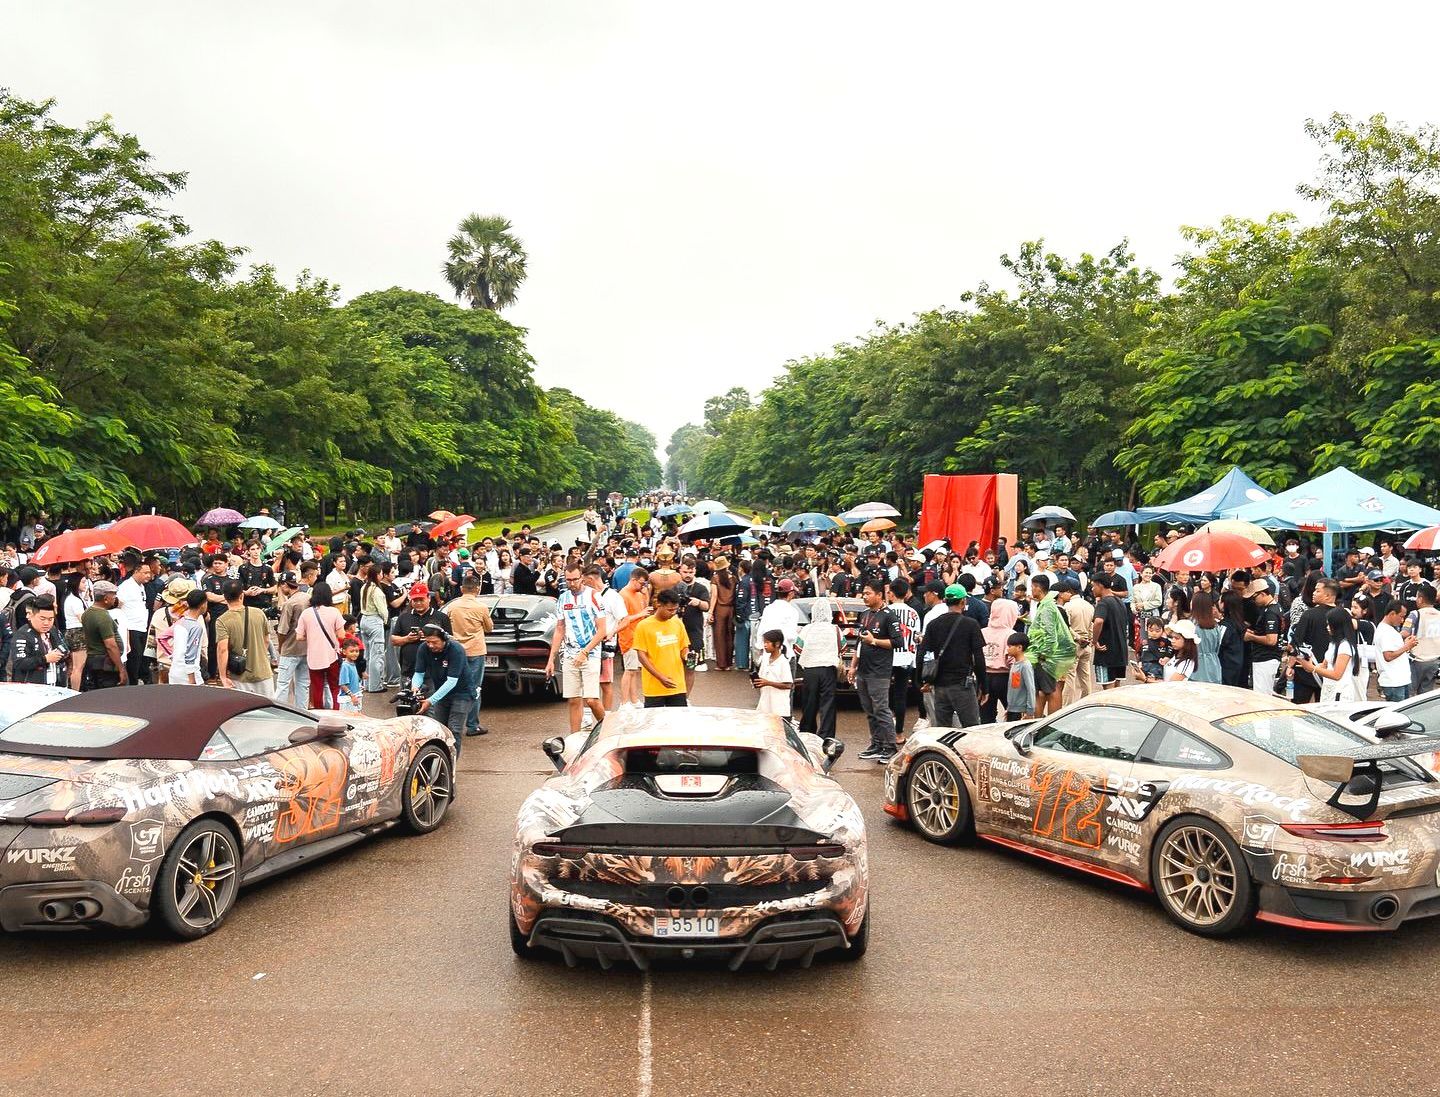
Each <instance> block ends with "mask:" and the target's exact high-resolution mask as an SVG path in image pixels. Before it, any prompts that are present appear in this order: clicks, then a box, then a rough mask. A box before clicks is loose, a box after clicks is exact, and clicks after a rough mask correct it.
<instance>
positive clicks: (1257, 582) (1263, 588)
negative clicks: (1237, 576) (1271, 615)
mask: <svg viewBox="0 0 1440 1097" xmlns="http://www.w3.org/2000/svg"><path fill="white" fill-rule="evenodd" d="M1272 593H1274V592H1273V591H1272V590H1271V589H1270V584H1269V583H1267V582H1265V580H1264V579H1252V580H1251V581H1250V584H1249V586H1247V587H1246V588H1245V597H1246V598H1254V597H1255V595H1257V594H1272Z"/></svg>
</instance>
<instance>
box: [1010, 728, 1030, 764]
mask: <svg viewBox="0 0 1440 1097" xmlns="http://www.w3.org/2000/svg"><path fill="white" fill-rule="evenodd" d="M1010 742H1011V743H1013V744H1014V746H1015V750H1016V752H1017V753H1018V754H1020V756H1021V757H1023V758H1028V757H1030V748H1031V747H1033V746H1034V745H1035V731H1034V729H1032V728H1022V729H1021V730H1019V731H1017V732H1016V733H1015V735H1014V736H1013V737H1012V738H1011V740H1010Z"/></svg>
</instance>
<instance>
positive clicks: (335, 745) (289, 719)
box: [0, 686, 455, 939]
mask: <svg viewBox="0 0 1440 1097" xmlns="http://www.w3.org/2000/svg"><path fill="white" fill-rule="evenodd" d="M347 719H348V721H349V722H348V723H347V722H346V720H347ZM454 757H455V745H454V739H453V738H452V737H451V735H450V732H449V731H448V730H447V729H446V728H445V727H444V726H442V725H440V724H438V723H436V722H435V721H434V720H431V719H429V718H428V717H424V716H409V717H401V718H396V719H391V720H369V719H363V718H361V717H347V718H344V719H342V718H341V717H340V714H339V713H327V714H324V715H322V716H319V717H318V718H317V716H316V715H312V714H310V713H305V712H299V711H296V710H293V709H289V708H285V707H283V706H281V705H277V704H276V703H275V702H274V701H271V700H269V699H267V698H264V697H258V696H256V695H254V694H250V693H241V692H238V691H235V690H228V689H215V688H211V687H208V686H131V687H128V688H123V689H106V690H96V691H94V692H91V693H82V694H78V695H74V696H71V697H68V698H66V699H64V700H60V701H57V702H55V703H53V704H51V705H49V706H47V707H46V708H44V709H42V710H40V711H39V712H36V713H34V714H32V715H30V716H26V717H23V718H21V719H19V720H17V721H16V722H15V723H13V724H11V725H10V726H9V727H7V728H5V729H4V730H3V731H0V851H3V857H0V927H3V928H4V929H6V930H24V929H79V928H85V927H92V926H99V925H110V926H122V927H132V926H138V925H140V924H141V923H143V922H145V921H147V920H148V919H150V918H152V917H153V918H156V919H158V921H159V922H160V923H161V924H163V925H164V927H165V928H166V929H168V930H169V931H170V932H171V933H173V934H174V935H175V936H177V937H181V938H186V939H190V938H196V937H202V936H204V935H205V934H207V933H210V932H212V931H213V930H215V929H217V928H218V927H219V926H220V924H221V923H222V922H223V921H224V920H225V917H226V915H227V914H229V912H230V909H231V907H232V906H233V905H234V903H235V899H236V895H237V894H238V892H239V889H240V887H241V885H243V884H248V883H252V882H254V881H256V880H259V879H262V878H264V877H267V876H272V875H274V874H276V873H278V872H281V871H283V870H285V869H288V868H292V867H294V866H295V865H298V864H299V863H301V862H302V861H308V860H310V859H312V858H314V857H318V856H321V855H323V854H325V853H330V852H333V851H334V850H337V849H341V848H343V847H345V846H348V845H350V844H351V843H353V842H358V841H360V840H361V839H362V838H364V837H366V836H367V835H371V834H377V833H379V832H380V831H383V830H387V829H389V828H390V827H393V826H395V825H397V824H400V825H403V826H404V827H405V828H407V829H409V830H411V831H414V832H418V833H424V832H427V831H431V830H434V829H435V828H436V827H438V826H439V825H440V824H441V822H442V821H443V820H444V819H445V815H446V810H447V808H448V807H449V804H450V801H451V799H452V798H453V796H454V779H453V765H454Z"/></svg>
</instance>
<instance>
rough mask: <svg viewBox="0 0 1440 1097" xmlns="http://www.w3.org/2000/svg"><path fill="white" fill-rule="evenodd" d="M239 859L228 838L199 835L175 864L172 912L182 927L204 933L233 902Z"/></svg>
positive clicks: (206, 833) (213, 833) (209, 833)
mask: <svg viewBox="0 0 1440 1097" xmlns="http://www.w3.org/2000/svg"><path fill="white" fill-rule="evenodd" d="M238 867H239V858H238V857H237V856H236V851H235V843H234V840H233V839H232V838H231V837H230V835H228V834H225V833H222V832H220V831H215V830H205V831H201V832H200V833H199V834H197V835H195V837H194V838H192V839H191V840H190V843H189V845H187V846H186V847H185V849H184V850H183V851H182V852H181V854H180V858H179V860H178V861H176V863H175V881H174V887H175V909H176V911H177V912H178V913H179V915H180V917H181V918H182V919H184V921H185V924H186V925H190V926H194V927H195V928H196V929H208V928H210V927H211V926H213V925H215V924H216V923H217V922H219V921H220V919H221V918H223V917H225V913H226V911H228V910H229V909H230V905H231V904H232V903H233V902H234V901H235V892H236V890H237V889H238V885H239V881H240V877H239V874H238V871H237V870H238Z"/></svg>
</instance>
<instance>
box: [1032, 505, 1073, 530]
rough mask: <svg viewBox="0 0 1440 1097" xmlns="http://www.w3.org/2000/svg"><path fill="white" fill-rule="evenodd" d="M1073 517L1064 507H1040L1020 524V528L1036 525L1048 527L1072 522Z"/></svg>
mask: <svg viewBox="0 0 1440 1097" xmlns="http://www.w3.org/2000/svg"><path fill="white" fill-rule="evenodd" d="M1073 521H1075V515H1073V514H1071V513H1070V512H1069V511H1068V510H1066V509H1065V508H1064V507H1041V508H1040V509H1039V510H1037V511H1036V512H1035V513H1034V514H1032V515H1030V517H1029V518H1026V519H1025V521H1023V522H1021V523H1020V524H1021V525H1022V526H1029V525H1036V526H1049V525H1053V524H1054V523H1056V522H1073Z"/></svg>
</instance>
